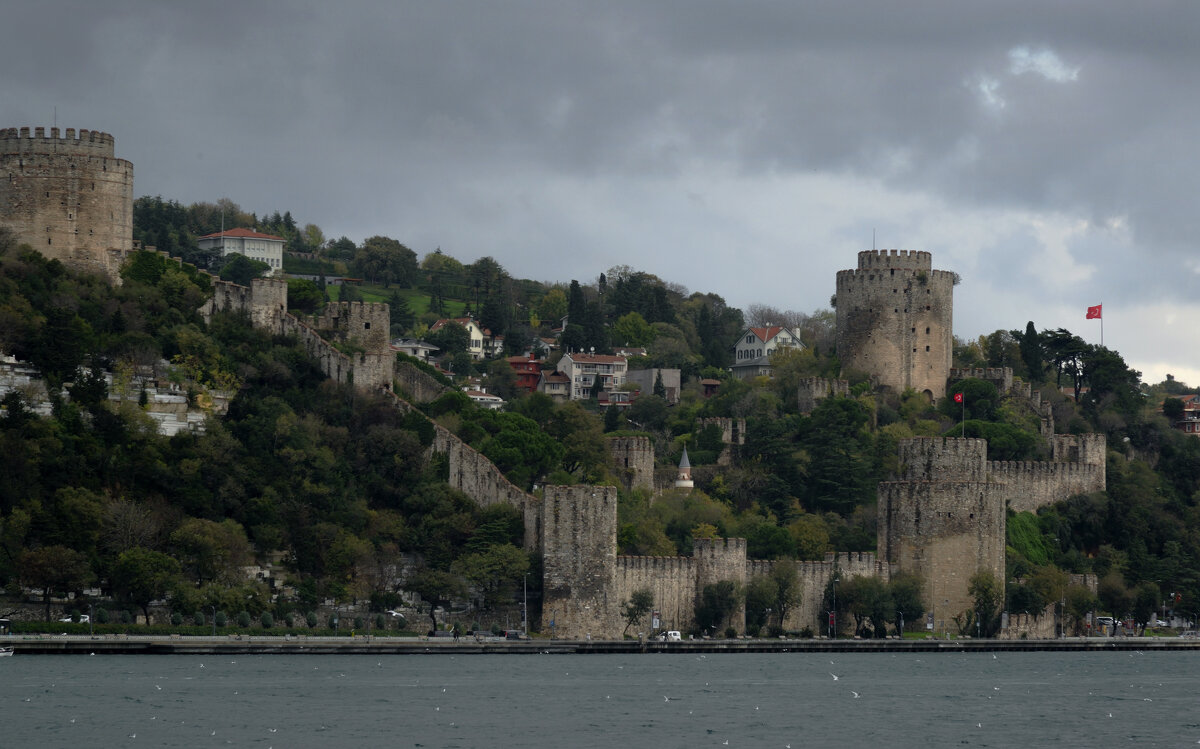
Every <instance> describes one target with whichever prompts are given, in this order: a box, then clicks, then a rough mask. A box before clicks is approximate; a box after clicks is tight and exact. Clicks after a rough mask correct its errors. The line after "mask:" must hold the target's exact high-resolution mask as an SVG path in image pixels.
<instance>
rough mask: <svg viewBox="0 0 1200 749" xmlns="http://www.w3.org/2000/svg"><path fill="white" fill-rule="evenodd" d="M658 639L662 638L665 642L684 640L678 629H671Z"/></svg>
mask: <svg viewBox="0 0 1200 749" xmlns="http://www.w3.org/2000/svg"><path fill="white" fill-rule="evenodd" d="M658 639H660V640H662V641H663V642H682V641H683V635H681V634H680V633H679V632H678V630H674V629H669V630H667V631H666V632H663V633H662V634H660V635H659V636H658Z"/></svg>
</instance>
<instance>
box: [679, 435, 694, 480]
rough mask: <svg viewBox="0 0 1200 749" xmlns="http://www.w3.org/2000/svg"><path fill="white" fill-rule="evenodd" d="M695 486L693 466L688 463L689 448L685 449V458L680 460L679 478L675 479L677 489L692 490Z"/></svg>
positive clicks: (685, 447)
mask: <svg viewBox="0 0 1200 749" xmlns="http://www.w3.org/2000/svg"><path fill="white" fill-rule="evenodd" d="M694 487H695V484H693V483H692V464H691V463H690V462H688V456H687V446H686V445H685V446H684V448H683V457H682V458H680V459H679V478H677V479H675V488H676V489H691V488H694Z"/></svg>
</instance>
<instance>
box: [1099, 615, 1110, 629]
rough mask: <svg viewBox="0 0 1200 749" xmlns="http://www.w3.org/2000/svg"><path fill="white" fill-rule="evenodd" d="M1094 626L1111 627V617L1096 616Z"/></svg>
mask: <svg viewBox="0 0 1200 749" xmlns="http://www.w3.org/2000/svg"><path fill="white" fill-rule="evenodd" d="M1096 624H1098V625H1100V626H1101V627H1111V626H1112V625H1113V618H1112V617H1111V616H1098V617H1096Z"/></svg>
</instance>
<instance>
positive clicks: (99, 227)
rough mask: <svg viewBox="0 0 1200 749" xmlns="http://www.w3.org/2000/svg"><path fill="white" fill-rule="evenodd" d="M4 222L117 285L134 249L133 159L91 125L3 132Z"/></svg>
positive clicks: (0, 183)
mask: <svg viewBox="0 0 1200 749" xmlns="http://www.w3.org/2000/svg"><path fill="white" fill-rule="evenodd" d="M0 225H5V226H8V227H10V228H11V229H12V230H13V231H14V232H15V233H16V234H17V236H18V237H20V238H21V241H24V242H28V243H29V244H30V245H31V246H33V248H34V249H36V250H38V251H39V252H41V253H42V254H43V255H45V256H47V257H50V258H55V259H57V260H60V261H62V262H63V263H64V264H66V265H69V266H71V267H73V268H80V269H85V270H88V271H90V272H92V273H97V274H99V275H103V276H106V277H108V278H109V279H110V280H112V281H114V282H117V281H118V280H119V278H118V276H117V272H118V270H119V269H120V267H121V263H122V261H123V260H124V259H125V254H126V253H128V252H129V250H131V249H132V248H133V164H131V163H129V162H128V161H126V160H124V159H118V158H116V157H115V154H114V141H113V137H112V136H111V135H109V134H108V133H101V132H96V131H93V130H80V131H78V133H76V131H75V130H74V128H67V129H66V132H65V134H63V135H62V136H60V134H59V129H58V128H56V127H53V128H50V135H49V136H47V135H46V131H45V128H41V127H39V128H35V129H34V131H33V134H32V135H31V134H30V132H29V128H28V127H22V128H20V129H18V128H7V129H0Z"/></svg>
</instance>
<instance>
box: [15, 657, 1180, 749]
mask: <svg viewBox="0 0 1200 749" xmlns="http://www.w3.org/2000/svg"><path fill="white" fill-rule="evenodd" d="M1198 666H1200V660H1197V656H1196V655H1192V654H1188V653H1151V654H1141V653H999V654H996V655H995V656H993V654H991V653H970V654H963V653H928V654H896V655H892V654H887V653H883V654H861V655H860V654H835V655H832V656H830V655H824V656H822V655H816V654H810V653H786V654H735V655H722V654H714V655H707V656H698V655H673V654H662V655H631V656H624V655H612V656H607V655H606V656H593V655H522V656H510V655H467V656H445V655H436V656H419V655H418V656H413V655H409V656H384V657H382V658H377V657H374V656H360V655H340V656H338V655H332V656H251V657H245V658H230V657H224V658H218V657H215V656H204V657H202V656H182V655H181V656H92V657H88V656H31V655H24V656H23V655H17V656H14V657H12V658H4V659H2V660H0V747H27V746H28V747H92V746H100V747H116V746H130V747H139V746H145V747H151V746H165V747H224V746H254V747H277V748H279V749H283V748H284V747H366V746H387V747H391V746H395V747H554V748H555V749H561V748H562V747H614V746H616V747H656V748H657V747H663V748H667V747H720V746H726V745H728V746H731V747H771V748H773V749H784V748H785V747H787V746H789V745H790V746H792V747H795V749H800V747H839V748H840V749H841V748H844V747H855V746H864V747H943V746H952V745H953V746H975V747H988V746H991V747H1040V746H1051V745H1058V746H1069V747H1101V746H1103V747H1106V749H1107V748H1111V747H1113V746H1136V747H1159V746H1164V747H1166V746H1196V745H1197V744H1198V743H1200V697H1198V696H1197V694H1198V691H1200V679H1198V678H1197V672H1198V670H1200V669H1198ZM835 674H836V675H837V677H838V678H837V679H834V677H833V675H835ZM856 693H857V696H855V694H856ZM726 742H728V743H727V744H726Z"/></svg>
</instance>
